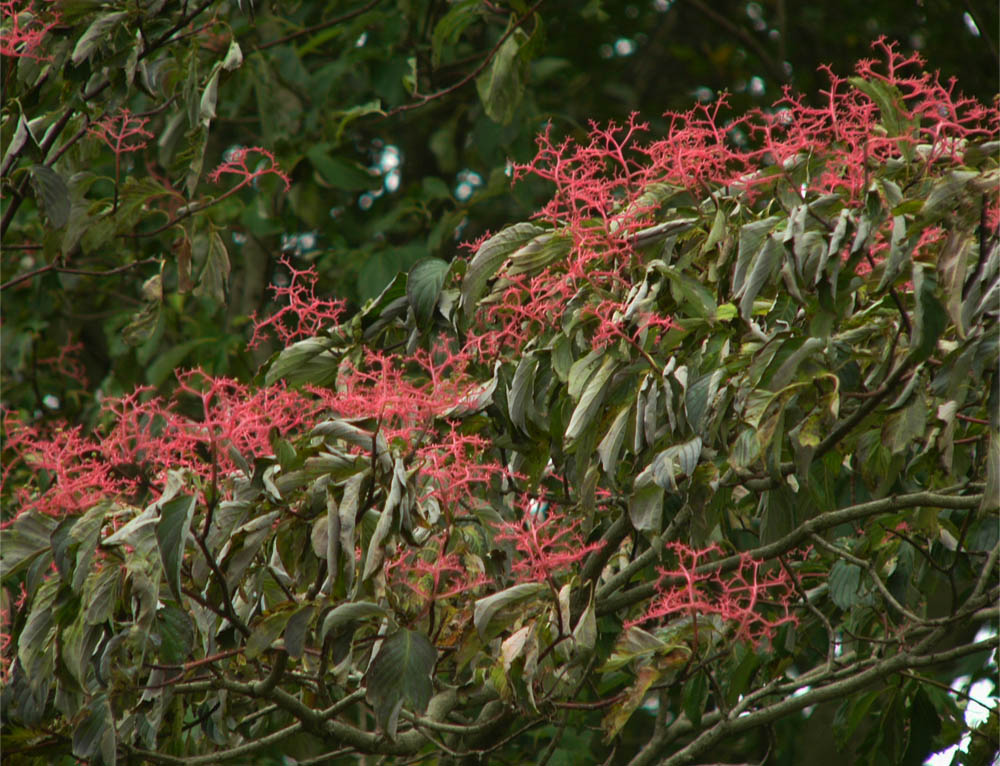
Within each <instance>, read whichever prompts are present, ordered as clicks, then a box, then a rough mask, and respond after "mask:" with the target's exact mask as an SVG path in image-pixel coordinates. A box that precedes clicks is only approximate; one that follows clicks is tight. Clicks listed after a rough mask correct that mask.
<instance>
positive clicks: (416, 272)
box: [406, 258, 449, 329]
mask: <svg viewBox="0 0 1000 766" xmlns="http://www.w3.org/2000/svg"><path fill="white" fill-rule="evenodd" d="M448 267H449V265H448V262H447V261H442V260H441V259H440V258H424V259H423V260H420V261H417V262H416V263H415V264H413V268H411V269H410V273H409V275H408V276H407V279H406V297H407V298H408V299H409V301H410V308H412V309H413V316H414V318H415V319H416V320H417V327H420V328H421V329H425V328H427V327H428V326H429V325H430V323H431V318H432V317H433V316H434V309H435V308H436V307H437V303H438V294H439V293H440V292H441V286H442V285H443V284H444V278H445V275H446V274H447V273H448Z"/></svg>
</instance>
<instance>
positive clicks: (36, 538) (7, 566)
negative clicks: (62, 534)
mask: <svg viewBox="0 0 1000 766" xmlns="http://www.w3.org/2000/svg"><path fill="white" fill-rule="evenodd" d="M57 525H58V522H57V521H56V520H55V519H53V518H52V517H51V516H43V515H42V514H40V513H38V512H37V511H33V510H26V511H23V512H22V513H21V514H20V515H19V516H17V518H15V519H14V521H13V522H12V523H11V525H10V526H9V527H7V529H5V530H4V532H3V545H0V580H6V579H7V577H9V576H10V575H12V574H15V573H16V572H19V571H21V570H22V569H23V568H24V567H26V566H28V565H29V564H30V563H31V562H32V560H33V559H34V558H35V557H36V556H37V555H38V554H40V553H42V552H43V551H47V550H48V549H49V547H50V545H51V544H52V543H51V535H52V534H53V532H54V531H55V529H56V526H57Z"/></svg>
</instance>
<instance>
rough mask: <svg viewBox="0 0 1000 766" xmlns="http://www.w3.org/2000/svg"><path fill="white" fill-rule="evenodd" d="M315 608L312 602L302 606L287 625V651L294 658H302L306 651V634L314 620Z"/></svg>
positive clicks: (289, 619)
mask: <svg viewBox="0 0 1000 766" xmlns="http://www.w3.org/2000/svg"><path fill="white" fill-rule="evenodd" d="M315 611H316V610H315V608H314V607H313V606H312V605H311V604H306V605H305V606H302V607H300V608H299V609H298V610H297V611H296V612H295V613H294V614H293V615H292V616H291V617H289V618H288V623H287V624H286V625H285V651H286V652H288V656H289V657H291V658H292V659H293V660H298V659H301V657H302V652H303V651H305V645H306V634H307V633H308V631H309V625H310V623H311V622H312V617H313V613H314V612H315Z"/></svg>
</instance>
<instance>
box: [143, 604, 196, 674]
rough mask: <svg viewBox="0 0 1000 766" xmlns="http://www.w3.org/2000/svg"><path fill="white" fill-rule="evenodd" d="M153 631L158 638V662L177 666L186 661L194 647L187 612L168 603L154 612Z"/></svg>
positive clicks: (191, 626) (191, 625)
mask: <svg viewBox="0 0 1000 766" xmlns="http://www.w3.org/2000/svg"><path fill="white" fill-rule="evenodd" d="M153 630H154V632H155V633H156V634H157V635H159V637H160V660H161V661H162V662H164V663H166V664H169V665H179V664H180V663H182V662H184V661H185V660H187V658H188V655H189V654H190V653H191V649H192V647H193V646H194V638H195V632H194V625H193V624H192V622H191V617H190V616H189V615H188V613H187V611H185V610H184V609H181V608H180V607H179V606H177V604H175V603H173V602H168V603H166V604H164V605H163V606H162V607H161V608H159V609H157V610H156V617H155V619H154V621H153Z"/></svg>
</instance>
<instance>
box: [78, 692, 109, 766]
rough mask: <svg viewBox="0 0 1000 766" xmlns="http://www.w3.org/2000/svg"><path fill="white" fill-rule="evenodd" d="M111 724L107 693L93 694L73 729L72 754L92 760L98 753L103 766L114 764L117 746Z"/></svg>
mask: <svg viewBox="0 0 1000 766" xmlns="http://www.w3.org/2000/svg"><path fill="white" fill-rule="evenodd" d="M113 724H114V717H113V716H112V713H111V704H110V702H108V695H107V694H105V693H104V692H102V693H100V694H97V695H95V696H94V697H93V699H91V700H90V703H89V704H88V705H87V706H86V707H85V708H84V709H83V711H82V715H81V716H80V717H79V718H78V720H77V724H76V727H75V728H74V729H73V755H75V756H76V757H77V758H83V759H86V760H92V759H93V757H94V756H95V755H97V754H98V753H100V755H101V760H102V761H103V762H104V766H115V763H116V762H117V761H116V758H117V746H116V743H115V728H114V725H113Z"/></svg>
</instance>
